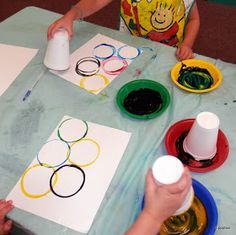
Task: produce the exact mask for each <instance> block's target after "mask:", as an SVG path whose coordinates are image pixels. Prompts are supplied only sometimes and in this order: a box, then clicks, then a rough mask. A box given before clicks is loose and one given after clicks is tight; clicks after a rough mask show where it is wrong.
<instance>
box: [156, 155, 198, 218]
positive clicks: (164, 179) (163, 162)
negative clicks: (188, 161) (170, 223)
mask: <svg viewBox="0 0 236 235" xmlns="http://www.w3.org/2000/svg"><path fill="white" fill-rule="evenodd" d="M183 172H184V166H183V164H182V162H181V161H180V160H179V159H178V158H176V157H174V156H171V155H165V156H162V157H159V158H158V159H157V160H156V161H155V162H154V164H153V166H152V173H153V176H154V178H155V180H156V183H157V184H173V183H176V182H177V181H178V180H179V179H180V178H181V176H182V174H183ZM193 198H194V190H193V187H191V188H190V189H189V192H188V193H187V196H186V198H185V200H184V202H183V203H182V205H181V206H180V208H179V209H178V210H177V211H176V212H175V213H174V214H173V215H174V216H175V215H180V214H182V213H184V212H186V211H187V210H188V209H189V208H190V207H191V205H192V202H193Z"/></svg>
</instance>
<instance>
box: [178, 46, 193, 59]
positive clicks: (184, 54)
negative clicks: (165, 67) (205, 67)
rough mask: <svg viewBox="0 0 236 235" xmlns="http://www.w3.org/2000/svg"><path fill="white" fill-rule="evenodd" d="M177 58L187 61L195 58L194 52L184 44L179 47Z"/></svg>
mask: <svg viewBox="0 0 236 235" xmlns="http://www.w3.org/2000/svg"><path fill="white" fill-rule="evenodd" d="M176 57H177V59H178V60H180V61H182V60H187V59H192V58H193V57H194V55H193V51H192V49H191V48H190V47H189V46H186V45H184V44H183V43H182V44H180V45H179V47H178V48H177V50H176Z"/></svg>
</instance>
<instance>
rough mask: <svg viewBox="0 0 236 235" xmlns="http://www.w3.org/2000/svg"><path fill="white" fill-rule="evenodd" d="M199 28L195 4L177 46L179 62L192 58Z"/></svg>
mask: <svg viewBox="0 0 236 235" xmlns="http://www.w3.org/2000/svg"><path fill="white" fill-rule="evenodd" d="M199 27H200V17H199V12H198V8H197V3H196V2H195V3H194V5H193V7H192V9H191V12H190V14H189V18H188V22H187V25H186V27H185V32H184V40H183V42H182V43H181V44H180V45H179V47H178V49H177V51H176V57H177V58H178V59H179V60H185V59H191V58H193V51H192V47H193V44H194V42H195V40H196V37H197V34H198V31H199Z"/></svg>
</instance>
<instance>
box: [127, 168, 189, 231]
mask: <svg viewBox="0 0 236 235" xmlns="http://www.w3.org/2000/svg"><path fill="white" fill-rule="evenodd" d="M191 183H192V182H191V177H190V174H189V171H188V169H187V168H185V172H184V174H183V176H182V177H181V179H180V180H179V181H178V182H177V183H174V184H170V185H157V184H156V182H155V180H154V178H153V175H152V172H151V171H150V170H149V172H148V174H147V177H146V189H145V203H144V209H143V210H142V212H141V213H140V215H139V217H138V218H137V220H136V221H135V222H134V224H133V225H132V226H131V228H130V229H129V230H128V231H127V233H126V234H125V235H143V234H145V235H156V234H158V232H159V231H160V227H161V225H162V223H163V222H164V221H165V220H166V219H167V218H168V217H170V216H171V215H173V214H174V212H175V211H176V210H177V209H178V208H179V207H180V206H181V204H182V203H183V201H184V199H185V197H186V195H187V193H188V191H189V189H190V187H191Z"/></svg>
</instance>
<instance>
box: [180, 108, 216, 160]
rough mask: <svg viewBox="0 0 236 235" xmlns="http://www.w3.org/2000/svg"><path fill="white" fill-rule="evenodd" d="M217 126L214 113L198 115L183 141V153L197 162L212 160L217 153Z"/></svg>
mask: <svg viewBox="0 0 236 235" xmlns="http://www.w3.org/2000/svg"><path fill="white" fill-rule="evenodd" d="M219 124H220V121H219V118H218V117H217V116H216V115H215V114H214V113H211V112H201V113H199V114H198V115H197V118H196V119H195V121H194V123H193V126H192V127H191V129H190V131H189V133H188V135H187V136H186V138H185V139H184V142H183V149H184V151H185V152H187V153H189V154H190V155H191V156H193V158H194V159H195V160H197V161H200V160H208V159H212V158H213V157H214V156H215V154H216V152H217V138H218V131H219Z"/></svg>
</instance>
